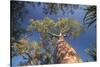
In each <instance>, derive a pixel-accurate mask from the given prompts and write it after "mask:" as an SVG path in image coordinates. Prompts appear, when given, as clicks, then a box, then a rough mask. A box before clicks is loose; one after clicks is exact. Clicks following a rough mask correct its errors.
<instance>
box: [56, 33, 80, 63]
mask: <svg viewBox="0 0 100 67" xmlns="http://www.w3.org/2000/svg"><path fill="white" fill-rule="evenodd" d="M79 62H80V58H79V56H78V55H77V54H76V51H75V50H74V49H73V48H72V47H71V46H70V45H69V43H68V42H66V41H65V40H64V36H63V34H61V33H60V35H59V39H58V41H57V45H56V48H55V51H54V63H55V64H61V63H79Z"/></svg>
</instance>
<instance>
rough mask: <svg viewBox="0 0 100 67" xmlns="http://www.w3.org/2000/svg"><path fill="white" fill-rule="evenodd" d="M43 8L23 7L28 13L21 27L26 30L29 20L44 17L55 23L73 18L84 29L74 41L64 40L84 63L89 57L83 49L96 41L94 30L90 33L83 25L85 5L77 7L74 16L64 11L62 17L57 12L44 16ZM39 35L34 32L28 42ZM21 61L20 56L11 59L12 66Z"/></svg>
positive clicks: (59, 12) (37, 38)
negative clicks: (59, 19) (58, 20)
mask: <svg viewBox="0 0 100 67" xmlns="http://www.w3.org/2000/svg"><path fill="white" fill-rule="evenodd" d="M42 7H43V6H40V7H39V6H36V7H35V8H33V7H32V6H31V5H30V4H27V5H26V6H25V7H24V10H27V11H28V13H26V17H25V18H24V21H23V23H22V27H24V28H26V27H27V25H28V23H29V20H30V19H37V20H39V19H42V18H44V17H45V16H47V17H49V18H51V19H52V20H54V21H56V20H57V19H58V18H73V19H75V20H78V21H79V22H80V23H81V24H82V26H83V27H84V31H83V32H81V33H80V34H79V36H78V37H76V38H74V39H67V38H65V39H66V40H67V41H68V42H69V43H70V44H71V46H72V47H73V48H74V49H75V50H76V52H77V54H78V55H79V56H80V58H81V59H82V61H84V62H85V61H86V60H87V59H89V58H90V56H89V55H87V54H86V52H85V49H86V48H88V47H90V46H91V44H92V43H93V42H95V40H96V32H95V30H94V29H92V30H91V31H90V30H88V29H87V27H86V25H84V24H83V18H84V15H85V13H86V11H85V10H83V9H81V8H84V7H85V5H79V8H78V9H76V10H75V12H74V14H70V13H69V12H67V11H66V13H65V14H64V15H63V14H62V12H61V11H58V14H57V15H56V16H54V15H45V14H44V13H43V9H42ZM39 37H40V35H39V33H37V32H35V33H34V34H33V35H32V36H31V37H29V40H30V41H31V40H36V41H38V40H39V39H40V38H39ZM21 60H23V58H22V57H21V56H17V57H15V58H13V59H12V64H13V65H16V64H17V63H18V62H19V61H21Z"/></svg>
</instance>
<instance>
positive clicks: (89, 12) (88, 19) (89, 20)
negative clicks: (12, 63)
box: [83, 6, 96, 27]
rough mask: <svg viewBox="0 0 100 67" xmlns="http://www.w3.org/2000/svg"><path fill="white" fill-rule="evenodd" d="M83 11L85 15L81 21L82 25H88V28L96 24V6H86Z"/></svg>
mask: <svg viewBox="0 0 100 67" xmlns="http://www.w3.org/2000/svg"><path fill="white" fill-rule="evenodd" d="M85 10H86V13H85V16H84V19H83V21H84V23H85V24H86V25H88V27H90V26H92V25H93V24H96V6H88V7H86V9H85ZM95 26H96V25H95Z"/></svg>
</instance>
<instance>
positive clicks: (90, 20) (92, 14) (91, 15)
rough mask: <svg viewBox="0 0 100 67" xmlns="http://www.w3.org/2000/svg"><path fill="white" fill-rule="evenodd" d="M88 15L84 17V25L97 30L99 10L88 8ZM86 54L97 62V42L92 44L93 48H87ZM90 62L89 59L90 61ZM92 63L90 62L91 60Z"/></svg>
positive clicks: (92, 7) (94, 7)
mask: <svg viewBox="0 0 100 67" xmlns="http://www.w3.org/2000/svg"><path fill="white" fill-rule="evenodd" d="M85 10H86V13H85V16H84V19H83V21H84V23H85V24H86V25H88V28H90V27H92V28H93V25H94V26H95V28H96V20H97V17H96V14H97V13H96V11H97V8H96V6H88V7H86V9H85ZM85 51H86V53H87V54H88V55H89V56H91V57H92V59H93V60H94V61H96V60H97V59H96V58H97V53H96V51H97V50H96V41H95V43H93V44H92V47H90V48H86V49H85ZM88 60H89V59H88ZM89 61H90V60H89Z"/></svg>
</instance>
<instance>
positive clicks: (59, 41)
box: [28, 17, 82, 64]
mask: <svg viewBox="0 0 100 67" xmlns="http://www.w3.org/2000/svg"><path fill="white" fill-rule="evenodd" d="M28 31H31V32H34V31H37V32H39V33H40V36H41V38H42V40H43V41H44V40H46V39H49V41H50V42H51V43H52V44H53V45H55V47H54V53H53V60H54V63H56V64H57V63H59V64H60V63H77V62H81V61H80V57H79V56H78V55H77V53H76V51H75V50H74V48H72V47H71V45H70V44H69V43H68V41H66V40H65V38H64V37H69V38H74V37H76V36H78V35H79V33H80V32H81V31H82V26H81V24H80V22H78V21H75V20H73V19H70V18H62V19H58V21H56V22H55V21H53V20H52V19H50V18H48V17H45V18H44V19H42V20H31V21H30V24H29V28H28Z"/></svg>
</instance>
